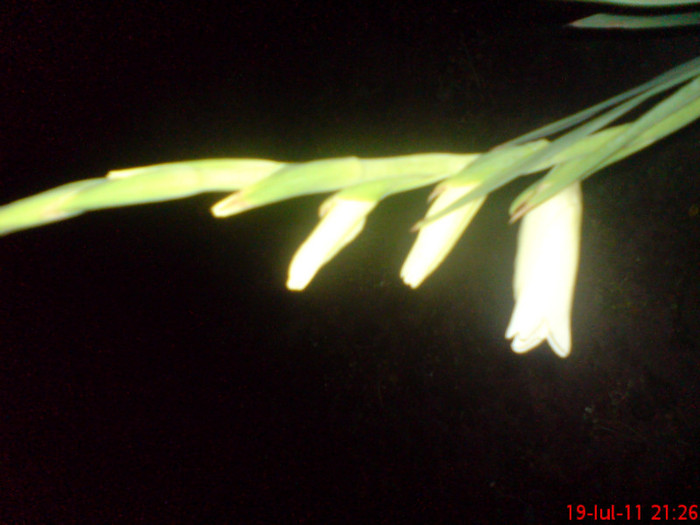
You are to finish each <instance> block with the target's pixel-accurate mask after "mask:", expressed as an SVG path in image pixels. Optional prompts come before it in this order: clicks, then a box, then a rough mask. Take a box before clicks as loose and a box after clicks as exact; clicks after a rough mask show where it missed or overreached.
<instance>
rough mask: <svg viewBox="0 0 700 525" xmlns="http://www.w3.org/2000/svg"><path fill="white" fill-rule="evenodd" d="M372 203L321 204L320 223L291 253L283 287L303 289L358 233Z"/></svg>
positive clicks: (374, 204)
mask: <svg viewBox="0 0 700 525" xmlns="http://www.w3.org/2000/svg"><path fill="white" fill-rule="evenodd" d="M375 206H376V202H370V201H362V200H350V199H334V198H333V197H331V198H330V199H328V200H327V201H326V202H324V203H323V204H322V205H321V216H322V219H321V222H319V223H318V225H317V226H316V228H315V229H314V231H313V232H311V235H310V236H309V237H308V238H307V239H306V241H304V243H303V244H302V245H301V246H300V247H299V249H298V250H297V252H296V253H295V254H294V257H293V259H292V262H291V264H290V266H289V274H288V279H287V288H289V289H290V290H303V289H304V288H306V286H307V285H308V284H309V282H311V279H313V277H314V275H316V272H318V270H319V269H320V268H321V266H323V265H324V264H326V263H327V262H328V261H330V260H331V259H332V258H333V257H335V255H336V254H337V253H338V252H339V251H340V250H342V249H343V248H344V247H345V246H346V245H347V244H348V243H350V242H351V241H352V240H353V239H354V238H355V237H357V235H358V234H359V233H360V232H361V231H362V228H364V225H365V218H366V217H367V214H369V212H370V211H372V209H373V208H374V207H375Z"/></svg>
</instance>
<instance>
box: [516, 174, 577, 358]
mask: <svg viewBox="0 0 700 525" xmlns="http://www.w3.org/2000/svg"><path fill="white" fill-rule="evenodd" d="M582 209H583V206H582V200H581V187H580V183H574V184H572V185H571V186H569V187H568V188H566V189H564V190H562V191H561V192H560V193H558V194H557V195H555V196H554V197H552V198H551V199H549V200H548V201H546V202H544V203H542V204H540V205H539V206H538V207H537V208H535V209H534V210H532V211H530V212H529V213H528V214H527V215H525V217H524V218H523V220H522V224H521V225H520V231H519V233H518V253H517V256H516V260H515V278H514V283H513V284H514V286H513V288H514V292H515V302H516V304H515V310H514V311H513V316H512V317H511V320H510V323H509V324H508V329H507V330H506V338H508V339H511V338H512V339H513V342H512V348H513V350H514V351H515V352H519V353H520V352H527V351H528V350H531V349H532V348H535V347H536V346H538V345H539V344H540V343H542V342H543V341H544V340H545V339H546V340H547V342H548V343H549V346H550V347H551V348H552V350H554V352H555V353H556V354H557V355H559V356H560V357H566V356H568V355H569V352H570V351H571V309H572V305H573V297H574V288H575V286H576V273H577V270H578V259H579V244H580V236H581V233H580V232H581V215H582Z"/></svg>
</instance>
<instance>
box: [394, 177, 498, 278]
mask: <svg viewBox="0 0 700 525" xmlns="http://www.w3.org/2000/svg"><path fill="white" fill-rule="evenodd" d="M473 188H474V186H473V185H470V186H456V187H448V188H445V190H444V191H443V192H442V193H440V195H438V197H437V198H436V199H435V202H433V204H432V206H431V207H430V209H429V210H428V213H427V214H426V217H430V216H431V215H434V214H435V213H437V212H439V211H441V210H444V209H445V208H447V207H448V206H449V205H451V204H452V203H453V202H456V201H457V200H458V199H460V198H461V197H463V196H464V195H466V194H467V193H469V192H470V191H471V190H472V189H473ZM485 198H486V197H480V198H478V199H474V200H473V201H471V202H469V203H467V204H465V205H464V206H462V207H461V208H459V209H457V210H455V211H453V212H452V213H449V214H447V215H445V216H444V217H442V218H440V219H438V220H436V221H433V222H430V223H428V224H426V225H425V226H423V227H422V228H421V229H420V231H419V232H418V237H417V238H416V241H415V242H414V243H413V246H412V247H411V251H410V252H409V253H408V257H406V261H405V262H404V264H403V266H402V267H401V278H402V279H403V281H404V283H406V284H407V285H408V286H410V287H411V288H418V286H420V285H421V283H422V282H423V281H424V280H425V279H426V278H427V277H428V276H429V275H430V274H431V273H433V272H434V271H435V269H436V268H437V267H438V266H440V264H441V263H442V261H443V260H445V257H447V255H448V254H449V253H450V251H451V250H452V248H453V247H454V245H455V244H456V243H457V241H458V240H459V238H460V237H461V236H462V233H464V230H465V229H466V228H467V226H469V223H470V222H471V221H472V219H473V218H474V215H476V212H478V211H479V208H480V207H481V205H482V204H483V203H484V199H485Z"/></svg>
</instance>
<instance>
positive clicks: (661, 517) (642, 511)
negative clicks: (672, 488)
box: [566, 504, 700, 522]
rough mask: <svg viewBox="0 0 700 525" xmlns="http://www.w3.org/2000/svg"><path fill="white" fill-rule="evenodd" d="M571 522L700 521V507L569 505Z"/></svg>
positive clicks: (694, 505)
mask: <svg viewBox="0 0 700 525" xmlns="http://www.w3.org/2000/svg"><path fill="white" fill-rule="evenodd" d="M566 509H567V512H568V518H569V521H574V520H576V521H581V520H585V519H588V520H600V521H614V520H627V521H645V522H646V521H700V507H699V506H698V505H697V504H692V505H567V506H566Z"/></svg>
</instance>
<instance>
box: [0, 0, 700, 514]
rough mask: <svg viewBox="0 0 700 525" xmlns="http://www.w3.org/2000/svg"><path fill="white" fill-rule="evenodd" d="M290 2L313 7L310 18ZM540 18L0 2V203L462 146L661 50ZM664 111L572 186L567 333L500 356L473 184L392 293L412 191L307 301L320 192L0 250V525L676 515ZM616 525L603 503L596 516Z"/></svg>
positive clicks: (427, 9)
mask: <svg viewBox="0 0 700 525" xmlns="http://www.w3.org/2000/svg"><path fill="white" fill-rule="evenodd" d="M312 4H313V6H311V5H312ZM597 11H600V9H597V8H596V7H595V6H594V7H590V6H581V5H571V4H567V3H564V4H561V3H547V2H523V3H521V4H518V3H514V2H502V1H494V0H484V1H471V2H470V1H463V2H451V1H440V0H438V1H432V2H415V1H403V2H396V1H393V0H390V1H387V2H381V3H376V2H371V3H367V5H365V4H364V3H362V2H354V3H353V4H352V6H344V5H343V4H341V3H339V2H330V1H319V2H314V3H311V2H308V3H307V2H286V3H279V2H277V3H269V4H267V3H265V2H253V3H251V5H247V4H246V3H241V2H220V3H217V2H212V3H194V2H193V3H192V4H191V5H188V6H183V5H178V4H176V3H171V2H144V1H141V2H133V3H128V2H118V3H117V2H115V3H113V4H112V3H101V2H72V3H65V4H63V3H60V2H45V1H36V2H14V1H10V2H9V3H8V2H5V3H4V4H3V7H0V39H1V42H0V58H1V60H2V62H0V66H1V70H2V91H1V92H0V96H1V97H2V99H1V100H0V103H1V104H2V105H1V106H0V110H1V117H0V122H1V124H0V133H2V135H1V136H0V170H1V173H0V194H1V195H2V201H3V202H9V201H11V200H14V199H16V198H20V197H24V196H26V195H29V194H32V193H35V192H38V191H41V190H44V189H47V188H49V187H53V186H57V185H59V184H62V183H65V182H69V181H72V180H77V179H81V178H88V177H95V176H101V175H103V174H104V173H106V172H107V171H108V170H110V169H117V168H126V167H133V166H141V165H148V164H153V163H158V162H168V161H176V160H188V159H197V158H210V157H260V158H273V159H278V160H293V161H303V160H310V159H314V158H323V157H335V156H342V155H352V154H356V155H359V156H365V157H371V156H386V155H394V154H403V153H410V152H427V151H455V152H463V151H483V150H485V149H488V148H490V147H492V146H494V145H497V144H498V143H500V142H503V141H505V140H508V139H511V138H513V137H515V136H517V135H519V134H522V133H525V132H527V131H530V130H531V129H534V128H535V127H538V126H540V125H543V124H546V123H548V122H550V121H553V120H555V119H558V118H561V117H563V116H566V115H568V114H570V113H573V112H575V111H577V110H579V109H582V108H584V107H586V106H589V105H591V104H594V103H596V102H599V101H601V100H603V99H605V98H607V97H609V96H613V95H615V94H617V93H619V92H621V91H623V90H625V89H628V88H631V87H634V86H635V85H637V84H639V83H641V82H643V81H645V80H648V79H650V78H652V77H654V76H656V75H657V74H660V73H661V72H663V71H665V70H666V69H668V68H670V67H672V66H673V65H676V64H679V63H682V62H683V61H686V60H688V59H690V58H693V57H694V56H695V55H696V54H697V52H698V48H699V47H700V46H699V45H698V44H699V42H700V38H699V37H698V36H696V34H695V33H694V32H692V31H680V32H673V33H669V32H654V33H645V34H641V33H633V34H625V35H619V34H612V33H609V32H585V33H584V32H574V31H570V30H567V29H565V28H563V27H562V26H563V24H565V23H566V22H569V21H572V20H575V19H576V18H580V17H582V16H585V15H587V14H590V13H593V12H597ZM699 132H700V130H699V128H698V126H697V125H694V126H690V127H688V128H687V129H684V130H682V131H681V132H679V133H677V134H676V135H674V136H672V137H670V138H668V139H666V140H665V141H663V142H662V143H660V144H657V145H655V146H653V147H652V148H649V149H648V150H646V151H644V152H641V153H640V154H638V155H636V156H635V157H633V158H631V159H628V160H626V161H624V162H621V163H619V164H616V165H614V166H612V167H610V168H608V169H606V170H605V171H603V172H601V173H600V174H597V175H595V176H594V177H592V178H591V179H589V180H588V181H587V182H586V183H585V184H584V198H585V215H584V225H583V240H582V260H581V269H580V274H579V281H578V288H577V295H576V301H575V306H574V316H573V338H574V347H573V353H572V355H571V357H569V358H568V359H566V360H562V359H560V358H558V357H556V356H555V355H554V354H553V353H552V352H551V351H549V350H548V349H547V348H546V346H543V347H541V348H540V349H537V350H535V351H533V352H531V353H529V354H527V355H524V356H517V355H515V354H513V353H512V352H511V350H510V348H509V345H508V342H507V341H506V340H505V339H504V338H503V333H504V331H505V328H506V325H507V322H508V319H509V316H510V313H511V309H512V292H511V280H512V271H513V267H512V261H513V256H514V251H515V239H516V232H517V228H516V227H513V226H508V225H507V208H508V205H509V203H510V201H511V200H512V199H513V198H514V197H515V196H516V195H517V194H518V193H519V191H521V190H522V189H523V188H524V187H525V186H526V185H527V184H528V183H529V182H528V181H520V182H516V183H514V184H512V185H511V186H508V187H506V188H504V189H503V190H501V191H499V192H497V193H496V194H494V195H493V196H492V197H491V198H490V199H489V200H488V201H487V204H486V205H485V207H484V209H483V210H482V212H481V213H480V214H479V215H478V216H477V218H476V220H475V221H474V223H473V224H472V226H470V228H469V230H468V231H467V234H466V235H465V236H464V238H463V239H462V241H461V242H460V243H459V244H458V246H457V247H456V249H455V250H454V252H453V254H452V255H451V256H450V257H449V258H448V260H447V261H446V262H445V263H444V264H443V265H442V266H441V268H440V269H439V270H438V271H437V272H436V273H435V274H434V275H433V276H432V277H431V278H430V279H429V280H428V281H427V282H426V283H425V284H424V285H423V286H421V287H420V288H419V289H418V290H417V291H411V290H410V289H408V288H407V287H405V286H404V285H403V284H402V283H401V282H400V279H399V277H398V271H399V268H400V265H401V263H402V260H403V258H404V257H405V255H406V254H407V252H408V249H409V247H410V244H411V242H412V240H413V237H412V234H410V233H409V231H408V230H409V227H410V225H411V224H413V223H414V222H415V221H416V220H417V219H418V218H420V217H421V215H422V214H423V213H424V211H425V199H426V196H427V190H426V191H417V192H414V193H410V194H407V195H402V196H397V197H394V198H392V199H389V200H388V201H387V202H386V203H383V204H382V205H381V206H380V207H379V208H378V209H377V210H376V212H375V213H373V215H372V216H371V217H370V220H369V221H368V224H367V227H366V229H365V231H364V232H363V234H362V235H361V236H360V238H358V240H357V241H356V242H355V243H353V244H352V245H351V246H350V247H348V248H347V249H346V250H345V251H343V252H342V253H341V254H340V255H339V256H338V257H337V258H336V259H335V260H334V261H333V262H332V263H331V264H329V265H328V266H327V267H325V268H324V269H323V270H322V271H321V272H320V273H319V275H318V276H317V277H316V279H315V280H314V281H313V282H312V284H311V286H310V287H309V289H308V290H307V291H305V292H303V293H292V292H289V291H287V290H286V289H285V287H284V282H285V280H286V271H287V265H288V263H289V260H290V259H291V256H292V255H293V253H294V251H295V249H296V248H297V247H298V245H299V244H300V243H301V242H302V241H303V239H304V238H305V237H306V236H307V235H308V233H309V232H310V230H311V229H312V228H313V225H314V224H315V223H316V209H317V207H318V205H319V204H320V202H321V201H322V197H309V198H303V199H297V200H294V201H291V202H287V203H282V204H278V205H275V206H273V207H270V208H266V209H260V210H255V211H251V212H248V213H246V214H243V215H241V216H239V217H235V218H232V219H227V220H214V219H213V218H212V217H211V216H210V214H209V211H208V208H209V206H210V205H211V204H213V203H214V202H215V201H216V200H217V196H215V195H207V196H201V197H197V198H193V199H188V200H182V201H175V202H170V203H163V204H155V205H148V206H139V207H131V208H125V209H120V210H111V211H104V212H97V213H92V214H88V215H84V216H82V217H79V218H77V219H73V220H70V221H66V222H63V223H58V224H55V225H50V226H47V227H44V228H40V229H37V230H30V231H26V232H21V233H18V234H14V235H10V236H7V237H4V238H2V239H0V297H1V298H2V300H1V301H0V309H1V312H0V314H1V315H0V522H1V523H3V524H5V523H7V524H14V523H47V522H52V523H234V522H242V523H322V522H323V523H331V522H333V523H344V522H345V523H359V522H383V523H411V522H421V523H426V522H434V523H437V522H450V521H461V522H465V523H466V522H471V523H496V522H507V521H511V522H515V523H557V522H560V521H562V520H566V519H567V518H568V516H569V515H568V509H567V505H574V506H575V505H578V504H585V505H587V506H588V510H589V511H592V510H593V505H595V504H597V505H599V506H601V505H610V504H615V505H616V510H617V511H618V512H619V511H621V510H622V507H623V506H624V505H637V504H640V505H642V513H643V517H647V518H648V517H649V516H650V512H651V507H650V505H652V504H658V505H672V506H673V505H678V504H692V503H695V504H697V503H700V501H699V500H698V494H699V492H700V465H699V461H700V413H699V410H700V381H699V380H700V349H699V348H698V339H699V338H700V328H699V324H700V323H698V311H699V304H698V303H699V301H700V286H699V285H698V276H697V273H698V265H699V263H700V255H699V254H698V249H697V246H698V238H699V237H700V216H699V215H698V207H699V206H700V196H699V195H700V191H699V190H700V183H699V182H698V180H699V179H698V175H697V166H698V161H700V154H699V153H698V149H697V142H698V138H699V137H700V135H699ZM618 519H619V518H618Z"/></svg>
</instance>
